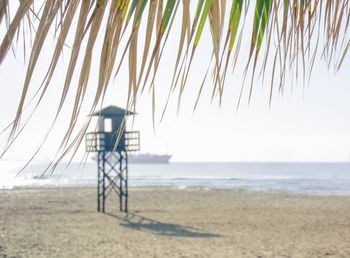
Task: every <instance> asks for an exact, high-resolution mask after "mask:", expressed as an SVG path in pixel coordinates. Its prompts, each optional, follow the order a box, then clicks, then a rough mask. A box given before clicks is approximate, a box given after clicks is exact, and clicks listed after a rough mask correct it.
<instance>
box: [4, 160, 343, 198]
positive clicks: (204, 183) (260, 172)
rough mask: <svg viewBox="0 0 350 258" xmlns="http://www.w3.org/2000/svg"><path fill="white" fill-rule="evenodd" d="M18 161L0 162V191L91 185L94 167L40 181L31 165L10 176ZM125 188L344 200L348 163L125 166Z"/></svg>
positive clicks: (63, 168)
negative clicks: (195, 189) (230, 191)
mask: <svg viewBox="0 0 350 258" xmlns="http://www.w3.org/2000/svg"><path fill="white" fill-rule="evenodd" d="M23 164H24V163H23V162H19V161H0V189H13V188H17V187H31V188H32V187H80V186H91V187H95V186H96V184H97V164H96V163H95V162H87V163H86V164H85V165H84V166H83V165H82V164H79V163H72V164H71V165H70V166H68V167H67V164H64V163H63V164H60V165H59V166H58V168H57V169H56V171H55V172H54V174H53V175H52V176H50V177H45V178H40V175H41V173H42V172H43V171H44V170H45V168H46V167H47V165H48V164H47V163H33V164H31V165H30V166H29V167H27V168H26V169H25V170H24V171H23V173H21V174H20V175H19V176H17V177H16V174H17V172H18V171H19V170H20V168H21V167H22V166H23ZM129 186H130V187H172V188H178V189H184V188H189V187H200V188H204V189H211V188H212V189H234V190H237V191H252V192H289V193H305V194H320V195H350V163H254V162H252V163H249V162H248V163H170V164H129Z"/></svg>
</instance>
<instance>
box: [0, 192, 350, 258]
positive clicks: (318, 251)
mask: <svg viewBox="0 0 350 258" xmlns="http://www.w3.org/2000/svg"><path fill="white" fill-rule="evenodd" d="M117 204H118V203H117V201H116V200H115V199H113V198H111V199H110V200H109V202H108V204H107V214H101V213H97V212H96V190H95V189H94V188H66V189H65V188H54V189H17V190H2V191H0V257H350V197H336V196H306V195H297V194H295V195H291V194H267V193H242V192H236V191H226V190H225V191H224V190H199V189H185V190H171V189H162V188H157V189H132V190H131V191H130V202H129V209H130V210H129V214H123V213H120V212H119V211H118V206H117Z"/></svg>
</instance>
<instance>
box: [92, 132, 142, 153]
mask: <svg viewBox="0 0 350 258" xmlns="http://www.w3.org/2000/svg"><path fill="white" fill-rule="evenodd" d="M107 138H108V133H105V132H91V133H87V134H86V151H87V152H101V151H106V150H109V149H111V148H114V146H109V145H108V141H107V140H106V139H107ZM113 144H114V143H113ZM107 145H108V146H107ZM125 150H126V151H129V152H131V151H139V150H140V132H139V131H129V132H125Z"/></svg>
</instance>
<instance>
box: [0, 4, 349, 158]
mask: <svg viewBox="0 0 350 258" xmlns="http://www.w3.org/2000/svg"><path fill="white" fill-rule="evenodd" d="M227 7H230V8H229V9H227ZM250 10H251V12H252V13H253V15H251V16H250V15H249V11H250ZM14 11H15V14H14V16H10V14H12V12H14ZM105 16H106V17H105ZM143 16H144V17H145V18H142V17H143ZM175 17H180V19H181V30H180V35H179V43H178V44H179V46H178V50H177V55H176V60H174V65H173V70H172V71H170V72H169V76H170V77H171V78H172V80H171V84H170V85H169V98H171V96H173V94H170V93H171V92H174V90H175V89H178V92H179V94H178V100H179V101H178V102H179V103H180V100H181V96H182V94H183V91H184V89H185V88H186V86H187V81H188V75H189V74H191V64H192V63H193V60H194V59H195V58H196V57H198V55H200V53H197V52H198V50H197V46H198V44H199V43H200V42H201V40H202V38H203V37H202V34H203V30H204V27H205V25H206V24H208V26H209V28H210V35H211V43H212V49H211V50H210V51H211V52H212V59H211V61H210V62H211V64H212V65H211V66H210V65H209V68H208V70H207V71H206V72H204V73H203V74H202V78H203V79H202V80H200V83H199V84H200V89H199V91H198V97H197V101H196V103H195V106H196V105H197V103H198V99H199V97H200V95H201V93H202V89H203V85H204V82H205V81H206V80H207V77H208V76H207V75H208V71H209V69H210V67H212V68H213V73H212V79H213V81H212V93H211V94H212V96H213V98H214V97H218V98H219V100H221V97H222V95H223V93H224V85H225V78H226V75H227V70H228V68H229V67H230V66H233V69H235V68H236V64H237V63H240V64H243V65H244V66H245V77H244V78H246V76H247V75H248V71H249V75H248V77H247V78H249V80H248V81H250V82H248V83H247V82H246V80H244V83H242V88H241V91H240V92H241V94H240V96H239V99H238V105H239V103H240V100H241V98H242V92H243V91H244V90H247V91H248V96H249V100H250V98H251V95H252V92H253V84H254V83H253V82H254V78H255V77H256V76H257V75H256V71H258V70H259V71H261V72H260V74H262V75H264V74H265V73H266V71H269V72H271V78H269V85H270V87H269V91H270V102H271V97H272V93H273V91H274V90H277V91H283V88H284V87H283V86H284V84H285V82H286V73H287V72H288V71H292V72H291V74H292V75H293V76H295V77H298V76H300V74H301V75H302V76H300V77H302V78H303V80H304V81H305V80H307V79H308V78H309V76H310V73H311V70H312V67H313V65H314V61H315V60H316V59H317V58H318V57H322V58H323V59H324V60H325V61H326V62H327V64H328V65H330V64H334V65H335V69H336V70H338V69H339V68H340V67H341V65H342V63H343V61H344V58H345V56H346V54H347V52H348V49H349V47H350V40H349V37H348V26H349V21H350V4H349V1H348V0H293V1H289V0H274V1H273V0H256V1H250V0H245V1H243V0H232V1H226V0H198V1H189V0H182V1H179V0H178V1H176V0H167V1H163V0H149V1H147V0H132V1H130V0H83V1H80V0H45V1H34V0H21V1H19V2H15V1H9V0H0V25H1V26H5V25H4V24H5V23H6V28H7V29H6V30H5V33H4V34H5V35H2V41H1V46H0V64H2V63H3V62H4V60H5V59H6V57H7V56H8V52H9V50H10V48H11V45H12V44H14V41H15V40H16V38H17V36H18V35H20V34H21V33H22V32H23V30H30V32H31V33H32V35H33V36H34V37H33V42H32V47H31V48H30V50H29V60H28V65H27V72H26V75H25V79H24V85H23V90H22V94H21V97H20V100H19V103H18V109H17V113H16V116H15V118H14V120H13V122H12V123H11V125H10V126H9V128H10V129H11V132H10V137H9V138H10V141H9V143H11V142H12V140H13V139H14V138H16V136H17V135H18V133H19V132H21V130H22V128H23V126H22V127H21V124H20V119H21V115H22V112H23V108H24V106H25V103H26V97H27V92H28V89H29V87H32V85H31V80H32V76H33V73H34V69H35V67H36V66H37V64H38V63H39V62H40V60H41V59H40V58H42V57H39V56H40V53H41V51H42V48H43V45H44V43H45V42H46V41H47V40H48V39H49V38H50V39H52V34H50V33H49V31H50V30H54V31H55V37H56V43H55V48H54V51H53V52H52V53H51V57H50V58H51V62H50V65H49V67H48V68H47V72H46V75H45V76H44V78H43V79H42V84H41V85H40V87H39V88H38V89H36V96H39V98H38V101H37V105H38V104H39V103H40V102H41V100H42V99H43V98H45V96H46V92H47V89H48V88H49V87H50V86H51V84H50V82H51V79H52V76H53V75H54V73H55V70H56V68H57V63H58V61H59V59H60V57H61V54H62V52H63V48H64V46H65V45H66V44H68V43H67V37H68V35H73V34H74V40H73V44H72V45H71V46H70V47H71V51H70V59H69V64H68V66H67V71H66V75H65V82H64V86H63V90H62V94H61V96H58V98H59V100H60V105H59V107H58V110H57V114H56V117H57V115H58V114H59V113H60V111H61V108H62V106H63V104H64V103H65V100H66V96H67V93H68V91H69V89H70V87H71V84H72V83H71V82H72V78H73V75H75V74H78V76H79V80H78V87H77V91H76V94H75V102H74V105H72V116H71V119H70V122H69V128H68V130H67V132H66V134H65V136H64V138H63V139H62V145H61V148H62V156H61V157H63V156H64V155H65V154H66V153H67V152H68V151H70V150H76V148H77V146H79V144H80V143H81V141H82V139H83V136H84V134H85V131H86V129H87V127H88V124H89V122H90V121H89V120H88V121H87V122H86V124H85V125H84V126H83V128H81V130H80V131H79V133H78V134H76V135H72V131H73V128H74V127H75V125H76V121H77V117H78V116H79V113H80V110H81V105H82V103H83V100H84V96H85V94H86V93H87V92H89V91H92V89H90V88H89V87H88V82H89V78H90V76H89V75H90V72H94V71H91V67H92V66H94V67H96V64H92V55H93V54H92V53H93V49H94V47H95V44H96V38H97V37H98V35H101V32H102V35H104V38H103V46H102V48H101V51H100V52H99V59H100V61H99V63H98V67H99V69H98V87H97V90H96V91H95V92H94V96H95V97H94V100H93V101H92V103H90V113H93V112H94V110H95V108H96V105H97V103H98V102H99V101H101V100H102V99H103V98H104V95H105V92H106V90H107V88H108V86H109V82H110V80H111V78H113V75H116V74H118V73H119V71H120V67H121V65H122V63H123V61H124V59H126V58H127V59H128V63H129V65H128V71H129V84H128V97H127V103H128V105H127V108H129V109H132V108H134V107H135V103H136V96H137V94H138V93H140V92H142V91H143V90H144V89H145V88H148V89H149V90H150V91H154V88H155V86H154V85H155V84H154V82H155V78H156V76H157V71H158V67H159V63H160V61H161V59H162V58H164V57H165V56H167V53H166V51H165V52H163V50H164V46H165V45H166V44H167V39H168V36H169V34H170V33H171V32H172V31H173V24H174V23H173V21H174V19H175ZM250 17H251V18H250ZM246 18H248V19H252V21H251V23H249V22H247V23H246ZM26 22H27V23H28V24H29V25H28V24H27V26H25V23H26ZM142 24H145V25H144V27H142V28H144V29H145V37H142V38H141V37H139V33H138V32H139V28H140V26H141V25H142ZM244 32H245V33H244ZM247 33H249V34H250V35H251V36H250V45H249V46H248V47H242V35H243V34H247ZM24 34H25V33H24ZM84 40H85V42H86V44H82V42H83V41H84ZM141 40H142V41H141ZM122 42H124V44H123V45H121V43H122ZM140 42H141V44H142V46H143V47H142V48H143V53H141V54H138V53H137V46H138V44H140ZM121 46H122V47H121ZM263 46H265V50H264V51H262V47H263ZM27 52H28V51H27ZM242 52H243V54H241V53H242ZM244 52H246V55H244ZM119 53H120V54H119ZM117 54H119V56H120V58H117V56H118V55H117ZM45 56H47V55H45ZM242 56H243V57H242ZM78 58H81V59H82V60H83V61H82V63H81V64H80V63H79V62H78V61H77V60H78ZM78 64H79V65H78ZM267 64H271V65H267ZM1 69H5V70H6V67H1ZM152 95H153V98H154V94H152ZM169 98H168V100H169ZM153 103H154V101H153ZM167 103H168V102H167ZM153 106H154V105H153ZM153 109H154V107H153ZM165 109H166V106H165V108H164V110H165ZM163 114H164V113H163ZM73 152H74V151H73ZM59 159H60V158H58V160H59Z"/></svg>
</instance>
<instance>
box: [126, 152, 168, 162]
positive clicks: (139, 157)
mask: <svg viewBox="0 0 350 258" xmlns="http://www.w3.org/2000/svg"><path fill="white" fill-rule="evenodd" d="M171 157H172V155H168V154H151V153H144V154H129V155H128V161H129V162H130V163H131V164H168V163H169V160H170V159H171Z"/></svg>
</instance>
